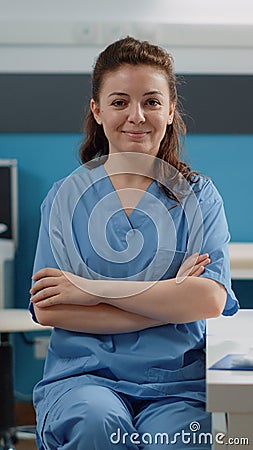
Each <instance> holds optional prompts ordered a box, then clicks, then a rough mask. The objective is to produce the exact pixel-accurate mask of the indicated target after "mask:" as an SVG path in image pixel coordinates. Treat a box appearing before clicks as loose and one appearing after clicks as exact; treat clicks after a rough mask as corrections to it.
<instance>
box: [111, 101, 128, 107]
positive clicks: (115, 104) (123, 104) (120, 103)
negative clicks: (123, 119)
mask: <svg viewBox="0 0 253 450" xmlns="http://www.w3.org/2000/svg"><path fill="white" fill-rule="evenodd" d="M112 105H113V106H115V107H116V108H122V107H123V106H125V105H126V101H125V100H114V101H113V102H112Z"/></svg>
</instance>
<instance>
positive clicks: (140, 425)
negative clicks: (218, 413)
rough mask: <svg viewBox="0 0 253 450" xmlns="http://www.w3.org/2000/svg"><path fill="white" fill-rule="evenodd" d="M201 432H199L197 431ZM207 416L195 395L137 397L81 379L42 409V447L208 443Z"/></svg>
mask: <svg viewBox="0 0 253 450" xmlns="http://www.w3.org/2000/svg"><path fill="white" fill-rule="evenodd" d="M200 433H202V437H200V436H201V435H200ZM210 436H211V417H210V414H208V413H207V412H206V411H205V405H204V404H203V403H201V402H198V401H195V400H185V399H181V398H162V399H160V398H158V399H157V400H152V401H150V400H136V399H134V398H133V397H129V396H125V395H121V394H119V393H115V392H114V391H112V390H111V389H109V388H106V387H102V386H94V385H85V386H81V387H76V388H73V389H70V390H69V391H67V392H66V393H65V394H63V395H62V396H61V397H60V398H59V399H58V400H57V402H56V403H55V404H54V405H53V406H52V408H51V409H50V411H49V413H48V414H47V417H46V420H45V423H44V427H43V434H42V438H43V446H44V447H42V448H43V449H44V450H56V449H57V450H59V449H61V450H109V449H114V450H121V449H129V450H140V449H142V450H151V449H152V450H161V449H171V450H173V449H181V450H182V449H184V448H185V450H196V449H202V450H203V449H210V448H211V445H210V442H211V441H210V439H212V438H211V437H210Z"/></svg>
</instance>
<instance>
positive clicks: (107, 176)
mask: <svg viewBox="0 0 253 450" xmlns="http://www.w3.org/2000/svg"><path fill="white" fill-rule="evenodd" d="M102 168H103V171H104V174H105V178H106V179H107V181H108V183H109V184H110V187H111V191H112V192H114V194H115V198H116V199H117V203H118V204H119V206H120V208H119V209H120V211H121V212H122V213H123V214H124V216H125V218H126V220H127V221H128V222H129V223H130V225H131V227H132V225H133V224H132V220H133V218H134V217H135V216H136V215H137V214H136V213H137V212H138V211H139V210H140V206H141V203H143V201H144V200H145V197H146V194H148V193H150V191H152V190H153V186H154V185H155V184H156V182H155V180H153V181H151V183H150V184H149V185H148V187H147V189H146V190H143V194H142V196H141V198H140V200H139V201H138V202H137V203H136V205H135V207H134V208H133V209H132V211H131V213H130V214H129V215H128V214H127V213H126V210H125V208H124V207H123V204H122V202H121V200H120V197H119V195H118V193H117V190H116V189H115V187H114V185H113V183H112V181H111V178H110V176H109V175H108V173H107V171H106V170H105V168H104V165H102Z"/></svg>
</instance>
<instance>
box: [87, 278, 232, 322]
mask: <svg viewBox="0 0 253 450" xmlns="http://www.w3.org/2000/svg"><path fill="white" fill-rule="evenodd" d="M95 283H96V288H95ZM99 283H101V284H100V285H99ZM102 283H103V284H102ZM127 283H129V284H127ZM136 283H138V282H136ZM139 283H141V285H140V286H138V284H136V285H135V282H133V283H132V282H125V281H119V282H117V283H115V282H110V281H108V282H107V281H106V282H104V281H102V282H100V281H96V282H94V291H93V292H96V293H97V295H101V297H102V298H101V301H102V302H104V303H106V304H109V305H112V306H116V307H117V308H121V309H122V310H124V311H128V312H133V313H135V314H145V316H147V317H150V318H152V319H154V320H158V321H163V322H166V323H186V322H192V321H195V320H201V319H206V318H209V317H217V316H219V315H220V314H221V312H222V310H223V308H224V305H225V301H226V291H225V289H224V288H223V286H221V285H219V283H216V282H215V281H213V280H209V279H206V278H197V277H187V278H186V279H185V280H184V281H183V282H182V283H176V280H175V279H170V280H162V281H159V282H156V283H151V282H147V283H145V282H139ZM140 288H142V291H141V292H140ZM134 289H136V292H137V294H135V293H134ZM120 292H121V295H119V293H120ZM138 292H139V293H138ZM122 293H124V295H128V296H124V297H123V296H122ZM117 295H118V297H117Z"/></svg>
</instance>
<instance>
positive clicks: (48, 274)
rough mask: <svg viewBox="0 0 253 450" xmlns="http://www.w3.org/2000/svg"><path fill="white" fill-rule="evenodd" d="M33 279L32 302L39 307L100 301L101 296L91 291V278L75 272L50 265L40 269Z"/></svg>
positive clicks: (90, 304)
mask: <svg viewBox="0 0 253 450" xmlns="http://www.w3.org/2000/svg"><path fill="white" fill-rule="evenodd" d="M32 280H33V281H35V283H34V285H33V286H32V288H31V289H30V294H32V297H31V302H32V303H34V304H36V306H38V307H39V308H44V307H47V306H53V305H59V304H68V305H83V306H92V305H97V304H98V303H99V297H96V296H94V295H91V294H90V293H89V290H88V283H89V281H90V280H87V279H85V278H82V277H79V276H77V275H74V274H73V273H70V272H64V271H61V270H59V269H53V268H50V267H48V268H45V269H41V270H39V271H38V272H37V273H36V274H35V275H34V276H33V277H32Z"/></svg>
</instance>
